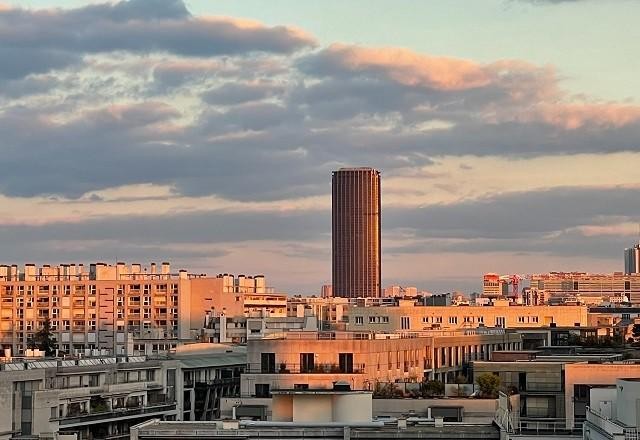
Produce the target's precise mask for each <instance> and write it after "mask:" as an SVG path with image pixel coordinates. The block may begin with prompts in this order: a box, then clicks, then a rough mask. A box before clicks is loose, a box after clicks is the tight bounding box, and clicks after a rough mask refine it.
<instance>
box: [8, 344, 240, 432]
mask: <svg viewBox="0 0 640 440" xmlns="http://www.w3.org/2000/svg"><path fill="white" fill-rule="evenodd" d="M245 365H246V352H245V351H244V347H230V346H218V345H214V346H211V345H210V344H196V345H194V346H184V349H180V350H179V352H178V353H175V354H171V355H169V356H164V357H155V358H152V357H147V356H128V357H95V358H92V357H89V358H84V357H83V358H77V359H55V358H42V359H14V360H13V361H12V362H6V363H3V364H1V365H0V433H1V434H0V438H3V439H10V438H15V437H29V438H41V439H44V438H47V439H48V438H53V437H54V436H56V435H57V436H60V435H70V436H72V437H73V438H75V439H78V440H80V439H92V440H96V439H116V438H123V439H124V438H128V433H129V428H130V426H132V425H134V424H137V423H140V422H141V421H144V420H148V419H152V418H153V419H160V420H213V419H216V418H217V417H219V415H220V399H221V398H222V397H229V396H233V395H238V394H239V387H240V374H241V373H242V371H243V370H244V368H245Z"/></svg>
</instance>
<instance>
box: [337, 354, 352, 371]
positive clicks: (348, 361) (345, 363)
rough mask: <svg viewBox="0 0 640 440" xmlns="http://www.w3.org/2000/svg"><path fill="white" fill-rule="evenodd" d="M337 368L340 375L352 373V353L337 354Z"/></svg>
mask: <svg viewBox="0 0 640 440" xmlns="http://www.w3.org/2000/svg"><path fill="white" fill-rule="evenodd" d="M338 366H339V368H340V372H341V373H353V353H340V354H338Z"/></svg>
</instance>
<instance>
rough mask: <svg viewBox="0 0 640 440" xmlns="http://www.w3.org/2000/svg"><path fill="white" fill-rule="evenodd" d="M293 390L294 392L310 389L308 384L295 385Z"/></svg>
mask: <svg viewBox="0 0 640 440" xmlns="http://www.w3.org/2000/svg"><path fill="white" fill-rule="evenodd" d="M293 389H294V390H308V389H309V384H308V383H294V384H293Z"/></svg>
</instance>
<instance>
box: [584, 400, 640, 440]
mask: <svg viewBox="0 0 640 440" xmlns="http://www.w3.org/2000/svg"><path fill="white" fill-rule="evenodd" d="M591 429H595V430H597V431H598V432H600V433H602V434H603V435H604V436H605V437H607V438H610V439H616V440H617V439H622V438H624V440H638V438H640V437H638V434H639V433H638V428H633V427H627V426H624V425H623V424H622V423H619V422H617V421H615V420H609V419H606V418H604V417H602V416H601V415H600V414H598V413H597V412H595V411H593V410H592V409H591V408H589V407H587V420H586V423H585V431H589V430H591ZM623 436H624V437H623Z"/></svg>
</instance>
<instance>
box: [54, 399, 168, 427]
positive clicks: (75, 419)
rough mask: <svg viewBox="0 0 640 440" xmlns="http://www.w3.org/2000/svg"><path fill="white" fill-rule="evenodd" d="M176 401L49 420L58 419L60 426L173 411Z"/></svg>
mask: <svg viewBox="0 0 640 440" xmlns="http://www.w3.org/2000/svg"><path fill="white" fill-rule="evenodd" d="M175 409H176V402H165V403H157V404H152V405H146V406H143V407H135V408H126V407H123V408H113V409H105V410H100V411H96V412H87V411H78V412H74V413H72V414H67V415H66V416H64V417H59V418H51V419H50V421H58V422H59V424H60V425H61V426H68V425H84V424H93V423H103V422H105V421H107V420H109V419H117V418H120V417H127V418H130V417H131V416H138V415H139V416H146V415H154V414H161V413H166V412H170V411H175Z"/></svg>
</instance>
